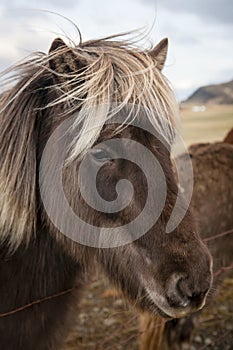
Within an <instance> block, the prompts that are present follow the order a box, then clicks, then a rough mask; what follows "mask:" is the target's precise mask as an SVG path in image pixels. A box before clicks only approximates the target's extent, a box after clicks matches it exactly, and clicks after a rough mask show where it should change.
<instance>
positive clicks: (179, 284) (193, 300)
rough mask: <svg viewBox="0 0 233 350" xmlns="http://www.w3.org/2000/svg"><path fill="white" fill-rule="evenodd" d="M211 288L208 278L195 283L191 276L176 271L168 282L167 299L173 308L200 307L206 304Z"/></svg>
mask: <svg viewBox="0 0 233 350" xmlns="http://www.w3.org/2000/svg"><path fill="white" fill-rule="evenodd" d="M209 288H210V282H208V278H207V279H203V281H198V282H196V283H195V282H194V281H193V280H192V279H191V278H188V277H186V276H184V275H182V274H181V275H179V274H176V273H174V274H173V275H172V276H171V277H170V279H169V281H168V283H167V287H166V294H167V295H166V297H167V301H168V303H169V305H170V306H171V307H173V308H186V307H190V308H192V309H200V308H201V307H203V306H204V301H205V297H206V295H207V293H208V291H209Z"/></svg>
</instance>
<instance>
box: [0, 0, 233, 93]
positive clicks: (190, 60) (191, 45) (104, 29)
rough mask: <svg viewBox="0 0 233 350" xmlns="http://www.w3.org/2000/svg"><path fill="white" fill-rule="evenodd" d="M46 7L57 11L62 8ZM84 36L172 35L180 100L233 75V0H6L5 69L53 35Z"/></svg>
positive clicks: (0, 34) (1, 6)
mask: <svg viewBox="0 0 233 350" xmlns="http://www.w3.org/2000/svg"><path fill="white" fill-rule="evenodd" d="M46 11H51V12H55V13H56V14H52V13H48V12H46ZM59 15H62V16H65V17H67V18H68V19H70V20H72V21H73V22H74V23H75V24H76V25H77V26H78V27H79V29H80V31H81V33H82V37H83V40H86V39H87V40H88V39H94V38H100V37H102V36H106V35H111V34H115V33H121V32H127V31H131V30H134V29H140V32H141V33H147V34H148V35H147V37H146V38H144V39H143V40H142V42H141V45H142V46H144V47H149V45H151V43H153V44H156V43H157V42H159V41H160V40H161V39H162V38H164V37H168V39H169V51H168V59H167V62H166V66H165V69H164V74H165V75H166V76H167V77H168V79H169V80H170V82H171V84H172V86H173V87H174V90H175V92H176V96H177V98H178V99H179V100H184V99H185V98H187V97H188V96H189V95H190V94H191V93H192V92H193V91H194V90H195V89H197V88H198V87H199V86H203V85H208V84H215V83H221V82H226V81H229V80H231V79H233V39H232V38H233V1H232V0H117V1H110V0H40V1H38V0H30V1H29V0H0V71H2V70H3V69H5V68H7V67H8V66H9V65H10V64H12V63H15V62H16V61H18V60H20V59H22V58H24V57H25V56H27V55H28V54H30V53H31V52H34V51H43V52H47V51H48V50H49V47H50V45H51V42H52V40H53V39H54V38H55V37H57V36H60V37H62V38H66V36H68V37H70V38H71V39H72V40H74V41H75V42H77V43H78V41H79V39H78V34H77V30H76V29H75V27H74V26H73V25H72V24H71V23H70V22H69V21H68V20H67V19H64V18H61V17H60V16H59Z"/></svg>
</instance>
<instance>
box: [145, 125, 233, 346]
mask: <svg viewBox="0 0 233 350" xmlns="http://www.w3.org/2000/svg"><path fill="white" fill-rule="evenodd" d="M232 134H233V130H231V131H230V132H229V133H228V134H227V137H225V139H224V141H223V142H216V143H212V144H209V143H208V144H196V145H192V146H191V147H190V148H189V151H190V155H191V159H192V163H193V170H194V189H193V197H192V202H191V207H192V211H193V213H194V216H195V218H196V219H197V221H198V226H199V229H200V233H201V236H202V237H203V238H204V239H206V241H207V244H208V247H209V249H210V252H211V254H212V256H213V265H214V270H215V271H220V269H221V268H222V267H224V266H230V265H231V264H232V234H231V233H232V229H233V216H232V207H233V192H232V178H233V145H232V144H231V140H232ZM178 163H179V164H180V168H181V170H182V174H183V179H184V182H183V184H184V188H185V189H186V190H187V188H188V187H189V186H190V179H189V178H187V176H186V171H185V170H186V166H187V156H186V155H182V156H180V157H179V159H178ZM224 232H225V233H226V234H224V235H221V233H224ZM210 236H213V237H215V236H216V237H215V239H210ZM215 276H216V277H215V278H214V284H213V287H214V288H213V289H214V290H215V289H216V287H217V286H218V285H219V283H220V282H221V279H222V277H223V275H220V274H219V273H217V274H215ZM211 298H213V293H212V297H211ZM211 298H209V299H210V301H211ZM198 317H199V313H197V314H196V315H195V314H193V315H192V316H189V317H186V318H184V319H180V320H178V319H177V320H173V321H169V322H167V323H166V324H165V323H164V322H163V321H162V320H161V319H160V318H153V317H151V316H150V315H144V316H143V317H142V318H141V330H142V332H143V333H142V338H141V349H143V350H159V349H162V350H166V349H168V350H180V349H189V348H190V341H191V339H192V334H193V331H194V329H195V324H196V323H197V319H198ZM146 329H149V331H148V332H146ZM161 344H162V345H161Z"/></svg>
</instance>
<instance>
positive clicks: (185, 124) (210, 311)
mask: <svg viewBox="0 0 233 350" xmlns="http://www.w3.org/2000/svg"><path fill="white" fill-rule="evenodd" d="M181 113H182V135H183V138H184V140H185V142H186V144H187V145H190V144H192V143H197V142H212V141H220V140H222V139H223V138H224V136H225V134H226V133H227V131H228V130H229V129H230V128H232V127H233V106H210V107H207V109H206V110H205V111H204V112H194V111H192V107H191V106H182V111H181ZM74 312H76V313H77V323H76V324H75V325H74V329H73V331H72V332H71V333H70V334H69V337H68V339H67V342H66V345H65V347H64V349H63V350H97V349H98V350H138V349H139V344H138V335H139V325H138V313H137V312H136V311H135V310H134V309H133V308H132V307H131V306H129V305H127V304H126V303H125V301H123V299H122V298H121V297H120V296H119V295H115V294H114V292H113V290H111V287H110V286H109V284H108V282H106V281H105V280H104V279H103V278H102V277H97V278H96V279H95V280H94V281H93V282H91V283H90V285H89V286H88V288H87V290H86V291H85V292H84V295H83V299H82V301H81V304H80V305H79V306H78V307H77V309H76V310H74ZM201 349H202V350H203V349H213V350H214V349H216V350H233V279H232V278H227V279H225V281H224V283H223V285H222V286H221V288H219V290H218V292H217V294H216V297H215V299H214V301H213V303H212V305H210V306H209V307H208V308H206V310H204V312H203V313H202V316H201V318H200V323H199V326H198V328H197V330H196V332H195V335H194V339H193V342H192V345H191V347H190V349H189V350H201Z"/></svg>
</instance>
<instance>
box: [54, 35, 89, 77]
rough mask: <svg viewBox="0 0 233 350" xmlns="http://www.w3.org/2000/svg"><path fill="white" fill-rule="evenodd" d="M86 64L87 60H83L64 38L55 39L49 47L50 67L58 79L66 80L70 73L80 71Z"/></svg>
mask: <svg viewBox="0 0 233 350" xmlns="http://www.w3.org/2000/svg"><path fill="white" fill-rule="evenodd" d="M85 65H86V62H83V60H81V59H80V57H78V55H77V53H76V52H75V51H74V50H73V49H72V48H71V47H69V46H67V45H66V44H65V43H64V41H63V40H62V39H60V38H57V39H55V40H54V41H53V43H52V45H51V47H50V49H49V67H50V69H51V70H52V72H53V73H54V78H55V80H56V81H58V82H59V83H61V82H64V81H65V80H66V79H67V75H68V74H72V73H75V72H78V71H79V70H80V69H82V68H83V67H84V66H85Z"/></svg>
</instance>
